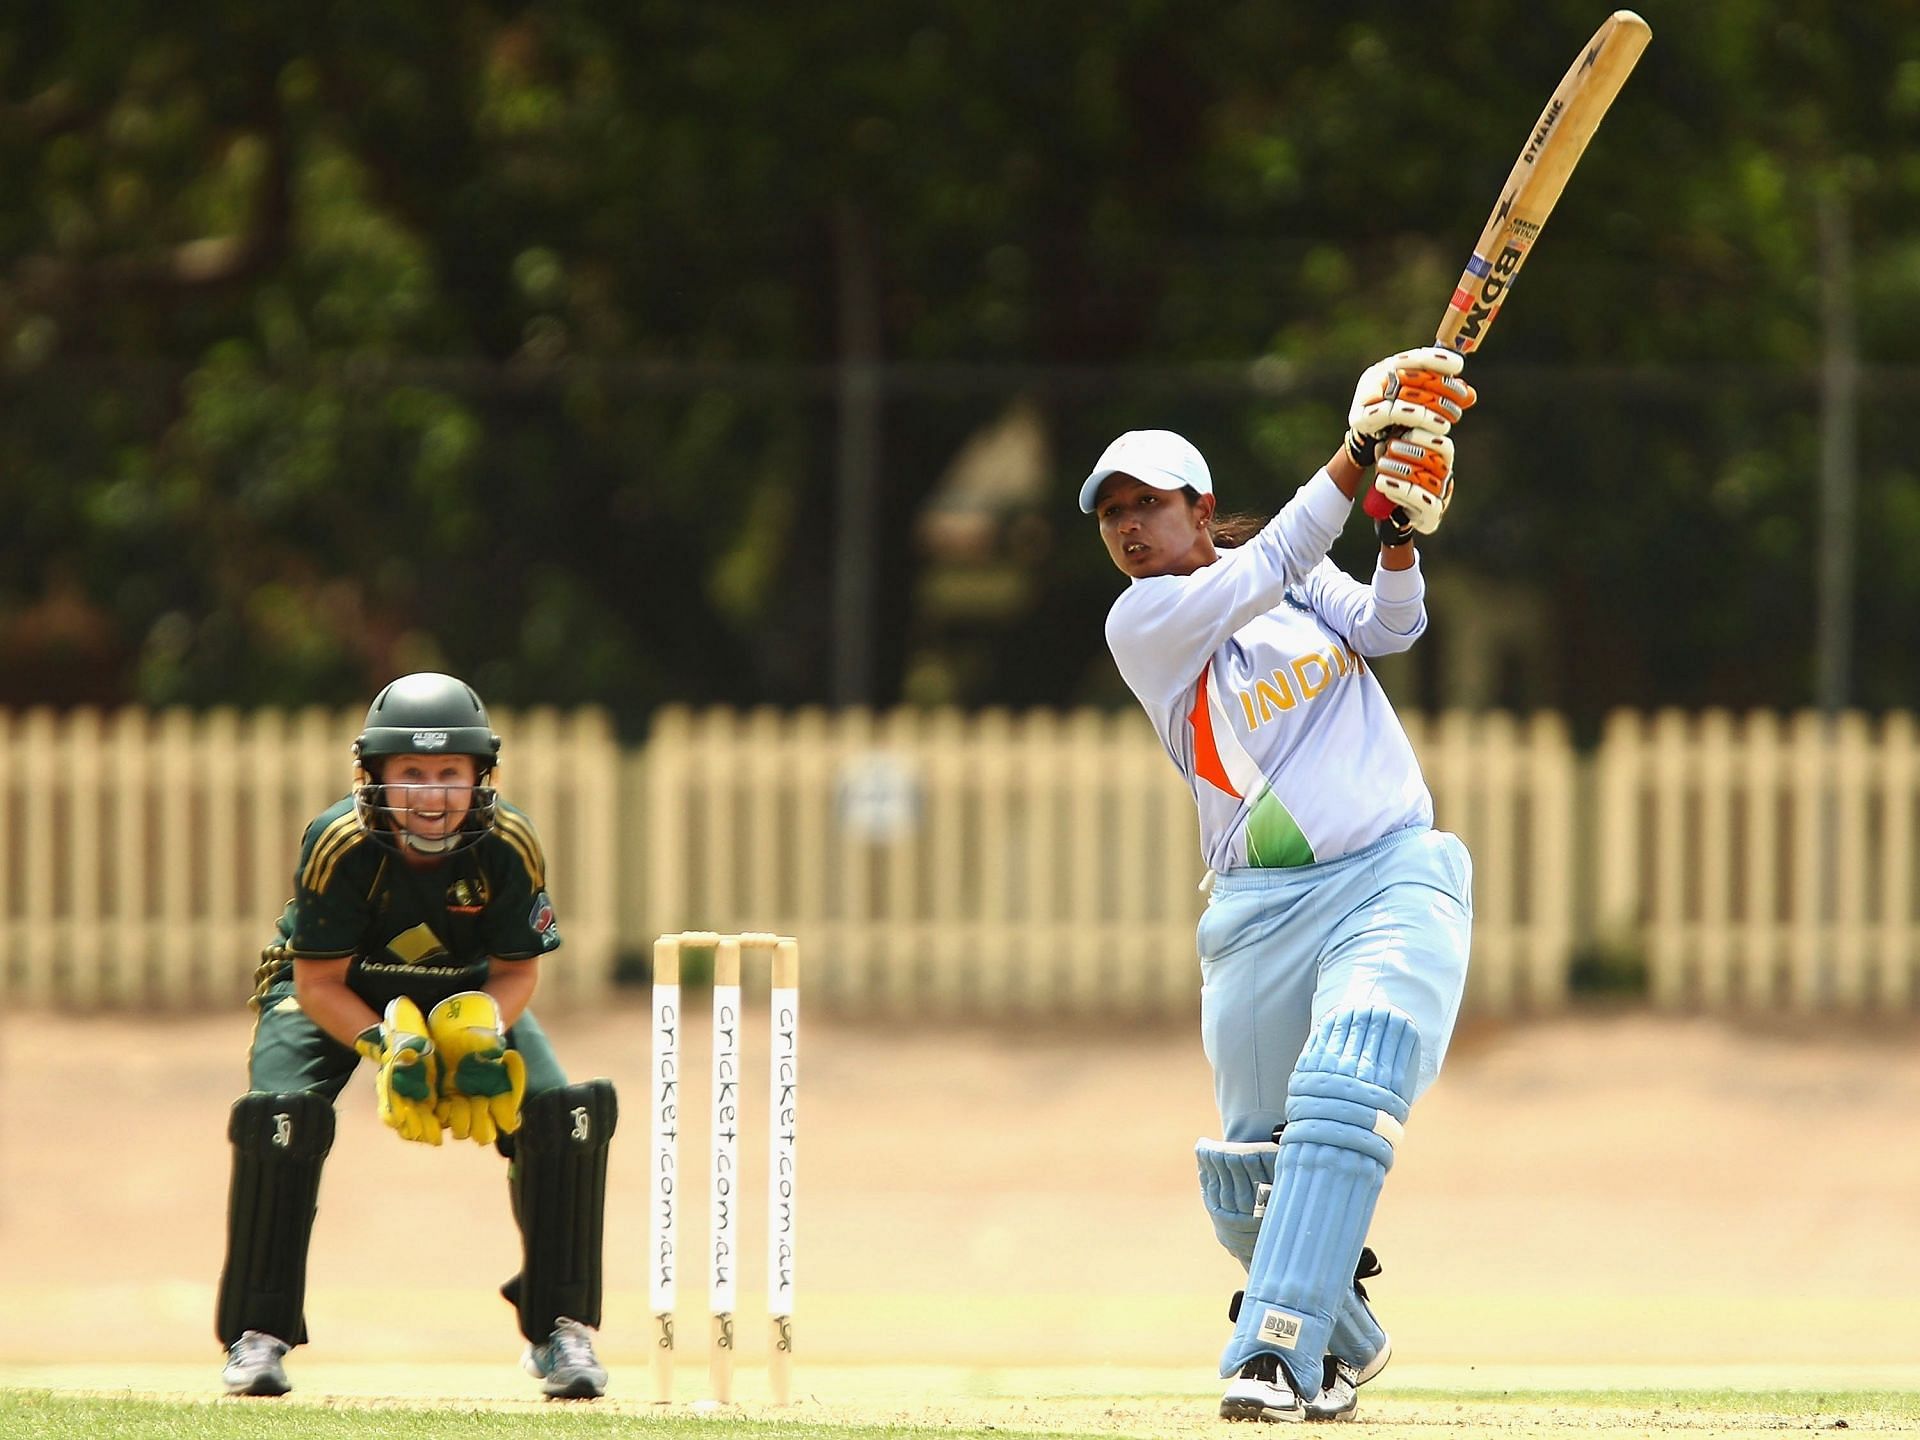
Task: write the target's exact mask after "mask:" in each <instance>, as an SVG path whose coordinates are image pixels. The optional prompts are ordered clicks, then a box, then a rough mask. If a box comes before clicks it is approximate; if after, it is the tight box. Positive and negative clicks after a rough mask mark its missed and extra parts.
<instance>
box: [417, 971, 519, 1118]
mask: <svg viewBox="0 0 1920 1440" xmlns="http://www.w3.org/2000/svg"><path fill="white" fill-rule="evenodd" d="M504 1032H505V1027H504V1026H502V1025H501V1023H500V1006H499V1003H498V1002H497V1001H496V1000H495V999H494V998H493V997H492V996H491V995H489V994H487V992H486V991H484V990H463V991H461V992H460V993H459V994H458V995H449V996H448V997H447V998H446V999H444V1000H442V1001H441V1002H440V1003H439V1004H438V1005H436V1006H434V1007H433V1013H432V1014H431V1015H429V1016H428V1017H427V1033H428V1034H430V1035H431V1036H432V1037H433V1043H434V1047H435V1048H436V1049H437V1050H438V1051H439V1054H440V1098H439V1105H438V1113H439V1116H440V1121H441V1123H442V1124H444V1125H445V1126H446V1127H447V1128H448V1129H449V1130H451V1131H453V1134H454V1138H455V1139H457V1140H472V1141H473V1142H474V1143H475V1144H478V1145H491V1144H492V1143H493V1142H494V1141H495V1140H496V1139H497V1138H499V1137H500V1136H501V1135H511V1134H513V1132H514V1131H516V1130H518V1129H519V1128H520V1101H521V1100H522V1099H523V1098H524V1097H525V1096H526V1093H527V1062H526V1060H525V1059H524V1058H523V1057H522V1056H521V1054H520V1052H519V1051H518V1050H509V1049H508V1048H507V1041H506V1035H505V1033H504Z"/></svg>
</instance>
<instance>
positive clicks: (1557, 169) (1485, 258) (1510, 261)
mask: <svg viewBox="0 0 1920 1440" xmlns="http://www.w3.org/2000/svg"><path fill="white" fill-rule="evenodd" d="M1652 38H1653V31H1652V30H1650V29H1649V28H1648V27H1647V22H1646V21H1644V20H1642V19H1641V18H1640V17H1639V16H1638V15H1636V14H1634V13H1633V11H1631V10H1616V11H1614V12H1613V14H1611V15H1609V16H1608V17H1607V18H1606V20H1605V21H1604V22H1603V23H1602V24H1601V26H1600V28H1599V29H1598V30H1596V31H1595V32H1594V35H1593V39H1591V40H1589V41H1588V42H1587V43H1586V45H1585V46H1584V47H1583V48H1582V49H1581V51H1580V54H1579V55H1578V56H1577V57H1575V59H1574V62H1573V66H1572V68H1571V69H1569V70H1568V71H1567V73H1566V75H1565V76H1564V77H1563V78H1562V79H1561V81H1560V83H1559V85H1557V86H1556V87H1554V92H1553V95H1552V97H1551V98H1549V99H1548V101H1547V108H1546V109H1544V110H1542V111H1541V112H1540V118H1539V119H1538V120H1536V121H1534V123H1533V129H1532V130H1531V131H1529V132H1528V134H1527V143H1526V144H1525V145H1524V146H1523V147H1521V150H1520V158H1519V159H1518V160H1516V161H1514V162H1513V170H1512V172H1511V173H1510V174H1509V175H1508V176H1507V183H1506V184H1505V185H1502V186H1501V187H1500V199H1499V202H1498V203H1497V204H1496V205H1495V206H1494V207H1493V213H1492V214H1491V215H1489V216H1488V217H1487V223H1486V228H1485V229H1483V230H1481V232H1480V238H1479V239H1478V240H1477V241H1475V242H1474V246H1473V257H1472V258H1471V259H1470V260H1468V261H1467V268H1466V269H1465V270H1463V271H1462V272H1461V274H1460V283H1459V284H1458V285H1456V286H1455V287H1454V290H1453V298H1452V299H1451V300H1449V301H1448V302H1447V310H1446V313H1445V314H1444V315H1442V316H1441V317H1440V328H1439V329H1438V330H1437V331H1436V332H1434V337H1433V340H1434V343H1435V344H1436V345H1444V346H1446V347H1447V348H1448V349H1449V350H1457V351H1459V352H1460V353H1461V354H1462V355H1470V354H1472V353H1473V352H1474V351H1475V350H1477V349H1479V348H1480V343H1481V341H1483V340H1485V339H1486V337H1487V331H1489V330H1491V329H1492V328H1493V322H1494V320H1495V319H1496V318H1497V317H1498V316H1499V314H1500V307H1501V305H1502V304H1503V303H1505V301H1506V298H1507V294H1508V292H1509V291H1511V290H1512V289H1513V281H1514V277H1515V276H1516V275H1518V274H1519V273H1520V267H1521V266H1522V265H1524V264H1525V263H1526V260H1527V255H1528V254H1529V253H1530V252H1531V251H1532V249H1533V242H1534V241H1536V240H1538V239H1539V238H1540V231H1541V228H1542V227H1543V226H1545V225H1546V223H1547V216H1549V215H1551V214H1552V213H1553V206H1554V202H1555V201H1557V200H1558V199H1559V198H1560V192H1561V191H1562V190H1564V189H1566V188H1567V177H1568V176H1569V175H1571V174H1572V173H1573V167H1574V166H1575V165H1576V164H1578V163H1579V160H1580V156H1581V154H1582V153H1583V152H1585V150H1586V148H1587V142H1588V141H1589V140H1591V139H1592V138H1593V132H1594V131H1595V130H1596V129H1598V128H1599V125H1600V120H1601V117H1602V116H1604V115H1605V114H1606V113H1607V107H1608V106H1609V105H1611V104H1613V97H1614V96H1616V95H1618V94H1619V93H1620V87H1621V86H1622V85H1624V84H1625V83H1626V80H1627V76H1628V75H1630V74H1632V73H1633V67H1634V64H1635V63H1636V62H1637V61H1638V60H1639V59H1640V52H1641V51H1643V50H1645V49H1646V48H1647V42H1648V41H1649V40H1651V39H1652ZM1364 508H1365V510H1366V512H1367V514H1369V515H1372V516H1373V517H1374V518H1376V519H1379V518H1383V517H1384V516H1386V515H1389V514H1391V513H1392V511H1393V502H1392V501H1391V500H1388V499H1387V498H1386V496H1384V495H1382V494H1381V493H1380V492H1379V491H1377V490H1374V489H1371V488H1369V489H1368V491H1367V496H1366V501H1365V504H1364Z"/></svg>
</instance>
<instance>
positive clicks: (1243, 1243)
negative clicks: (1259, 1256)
mask: <svg viewBox="0 0 1920 1440" xmlns="http://www.w3.org/2000/svg"><path fill="white" fill-rule="evenodd" d="M1279 1153H1280V1147H1279V1146H1278V1145H1276V1144H1274V1143H1273V1142H1272V1141H1271V1140H1257V1141H1230V1140H1199V1141H1196V1142H1195V1143H1194V1147H1193V1158H1194V1159H1195V1161H1196V1162H1198V1164H1199V1166H1200V1203H1201V1204H1202V1205H1204V1206H1206V1207H1207V1218H1208V1219H1210V1220H1212V1221H1213V1233H1214V1235H1215V1236H1216V1237H1218V1239H1219V1241H1220V1243H1221V1244H1222V1245H1224V1246H1225V1247H1226V1250H1227V1253H1228V1254H1229V1255H1231V1256H1233V1258H1234V1259H1236V1260H1238V1261H1239V1262H1240V1266H1241V1268H1242V1269H1246V1268H1247V1267H1249V1266H1251V1265H1252V1264H1253V1242H1254V1241H1255V1240H1256V1239H1258V1238H1259V1235H1260V1217H1261V1216H1262V1215H1264V1214H1265V1213H1266V1209H1267V1194H1268V1192H1269V1191H1271V1190H1272V1189H1273V1163H1274V1159H1275V1157H1277V1156H1278V1155H1279Z"/></svg>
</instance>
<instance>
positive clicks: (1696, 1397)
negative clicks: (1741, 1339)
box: [0, 1367, 1920, 1440]
mask: <svg viewBox="0 0 1920 1440" xmlns="http://www.w3.org/2000/svg"><path fill="white" fill-rule="evenodd" d="M1409 1368H1410V1369H1411V1368H1413V1367H1409ZM1421 1368H1422V1370H1423V1372H1427V1373H1422V1374H1421V1375H1420V1376H1419V1377H1418V1380H1419V1384H1418V1385H1415V1386H1405V1387H1399V1388H1388V1387H1387V1386H1386V1385H1385V1383H1384V1377H1383V1383H1382V1385H1381V1386H1380V1387H1378V1388H1370V1390H1368V1391H1363V1392H1362V1397H1361V1421H1362V1423H1363V1424H1364V1426H1365V1430H1364V1433H1365V1434H1366V1435H1367V1436H1369V1437H1391V1440H1432V1437H1433V1435H1434V1433H1435V1431H1436V1430H1439V1431H1446V1432H1451V1433H1453V1434H1456V1435H1516V1436H1517V1435H1529V1436H1532V1435H1548V1436H1554V1435H1567V1436H1572V1435H1576V1434H1578V1435H1584V1434H1592V1433H1602V1434H1606V1435H1609V1436H1621V1437H1625V1436H1634V1435H1648V1436H1669V1435H1673V1434H1675V1433H1680V1432H1684V1433H1685V1434H1686V1435H1688V1436H1700V1437H1708V1440H1736V1437H1741V1440H1744V1437H1749V1436H1751V1437H1761V1436H1770V1437H1777V1436H1778V1435H1779V1434H1780V1432H1781V1431H1783V1430H1799V1431H1807V1430H1815V1431H1839V1430H1845V1431H1849V1432H1853V1431H1864V1432H1868V1433H1881V1434H1900V1433H1905V1434H1911V1433H1915V1432H1916V1431H1920V1385H1914V1386H1913V1387H1912V1388H1900V1387H1901V1386H1904V1385H1906V1384H1907V1380H1906V1377H1905V1376H1897V1377H1893V1386H1892V1387H1891V1388H1889V1387H1888V1386H1886V1385H1885V1384H1884V1383H1880V1382H1883V1381H1884V1380H1885V1379H1886V1378H1888V1377H1885V1376H1883V1375H1876V1374H1863V1375H1862V1376H1859V1377H1855V1378H1856V1380H1858V1381H1859V1382H1860V1383H1857V1384H1844V1383H1843V1384H1840V1385H1834V1386H1826V1387H1820V1386H1817V1385H1809V1386H1807V1388H1800V1389H1794V1388H1782V1389H1764V1388H1759V1387H1758V1386H1753V1387H1751V1388H1743V1387H1742V1386H1741V1385H1733V1386H1719V1387H1714V1388H1701V1386H1702V1381H1703V1380H1706V1379H1709V1378H1710V1377H1711V1376H1712V1373H1713V1372H1711V1371H1706V1370H1702V1371H1699V1372H1696V1374H1695V1379H1694V1385H1693V1388H1690V1387H1689V1386H1688V1385H1687V1383H1686V1382H1685V1381H1684V1380H1681V1381H1679V1382H1677V1383H1676V1381H1675V1379H1674V1374H1673V1372H1670V1371H1661V1372H1651V1371H1649V1372H1645V1374H1646V1377H1647V1378H1648V1379H1650V1380H1652V1381H1653V1382H1654V1383H1652V1384H1648V1385H1645V1386H1642V1387H1638V1388H1632V1382H1633V1380H1634V1372H1632V1371H1631V1370H1629V1369H1627V1368H1625V1367H1623V1368H1622V1369H1620V1370H1619V1371H1617V1372H1613V1373H1612V1374H1611V1375H1610V1376H1609V1378H1608V1380H1607V1381H1606V1382H1605V1383H1604V1384H1603V1385H1601V1386H1596V1387H1594V1388H1528V1385H1527V1382H1526V1380H1525V1378H1524V1377H1522V1378H1521V1379H1520V1380H1519V1382H1518V1383H1516V1384H1515V1385H1514V1386H1512V1387H1511V1388H1503V1387H1501V1386H1500V1385H1499V1384H1497V1383H1496V1385H1494V1386H1489V1385H1486V1384H1485V1383H1484V1382H1483V1380H1482V1378H1481V1377H1476V1376H1475V1375H1474V1374H1473V1373H1471V1372H1468V1371H1466V1370H1464V1369H1463V1370H1460V1371H1457V1372H1454V1373H1453V1375H1451V1376H1450V1377H1441V1378H1442V1379H1443V1380H1444V1379H1452V1380H1455V1381H1457V1382H1458V1383H1457V1384H1448V1383H1441V1384H1434V1383H1432V1382H1433V1380H1434V1379H1435V1376H1434V1375H1433V1374H1432V1373H1430V1372H1431V1371H1432V1370H1433V1369H1434V1368H1435V1367H1421ZM20 1378H21V1377H20V1375H19V1373H18V1372H17V1371H16V1372H13V1373H8V1372H6V1371H5V1370H0V1387H4V1388H0V1437H5V1440H12V1437H15V1436H18V1437H23V1440H24V1437H29V1436H31V1437H36V1440H38V1437H43V1436H46V1437H59V1440H95V1437H99V1440H136V1437H137V1440H146V1437H163V1440H274V1437H279V1436H285V1437H288V1440H295V1437H298V1440H385V1437H389V1436H396V1435H398V1436H404V1437H406V1440H441V1437H445V1440H485V1437H487V1436H493V1435H500V1436H506V1435H512V1436H519V1437H524V1436H527V1435H529V1434H536V1435H542V1436H547V1435H551V1436H559V1437H572V1436H579V1437H598V1436H616V1435H621V1436H631V1435H635V1434H645V1435H649V1436H661V1437H675V1440H678V1437H690V1440H718V1436H719V1435H720V1434H721V1433H724V1434H725V1435H726V1436H727V1437H729V1440H732V1437H739V1440H869V1437H871V1440H880V1437H893V1436H907V1437H912V1436H937V1437H941V1440H976V1437H977V1440H1006V1437H1007V1436H1009V1435H1028V1436H1043V1435H1044V1436H1074V1437H1079V1436H1084V1437H1088V1440H1113V1437H1123V1436H1124V1437H1132V1436H1139V1437H1142V1440H1146V1437H1154V1440H1163V1437H1172V1440H1184V1437H1192V1436H1201V1435H1208V1436H1214V1437H1221V1436H1225V1435H1232V1436H1235V1437H1245V1436H1250V1435H1251V1434H1252V1433H1253V1431H1251V1430H1247V1429H1239V1428H1232V1429H1230V1428H1229V1427H1227V1426H1226V1425H1225V1424H1224V1422H1222V1421H1220V1420H1219V1419H1218V1418H1217V1417H1216V1415H1215V1413H1214V1405H1215V1403H1216V1399H1217V1394H1218V1387H1217V1386H1216V1385H1214V1384H1212V1383H1211V1382H1209V1381H1207V1380H1206V1379H1205V1377H1198V1378H1195V1377H1193V1376H1191V1375H1188V1374H1182V1375H1180V1376H1178V1377H1175V1376H1173V1375H1171V1374H1170V1373H1162V1372H1158V1371H1151V1372H1146V1373H1144V1374H1142V1373H1138V1372H1129V1371H1127V1370H1124V1369H1115V1368H1108V1367H1102V1368H1101V1369H1099V1370H1097V1371H1096V1370H1072V1371H1056V1370H1018V1369H1009V1370H1000V1371H992V1372H986V1371H980V1372H955V1371H942V1370H938V1369H933V1368H928V1369H925V1370H917V1371H911V1372H907V1373H904V1374H903V1373H902V1372H901V1371H900V1370H898V1369H881V1370H872V1371H869V1370H864V1369H862V1368H858V1367H848V1368H845V1369H839V1368H836V1369H835V1370H833V1371H832V1372H831V1373H829V1374H826V1375H818V1374H816V1375H815V1376H814V1377H813V1378H814V1380H815V1382H816V1383H815V1385H814V1387H813V1391H814V1393H813V1394H812V1395H809V1396H805V1397H803V1398H801V1399H800V1400H799V1401H798V1402H797V1403H796V1404H794V1405H792V1406H790V1407H787V1408H785V1409H778V1410H776V1409H773V1408H771V1407H768V1406H765V1405H760V1404H755V1403H746V1404H739V1405H730V1406H711V1405H708V1406H704V1407H700V1408H696V1407H695V1406H693V1405H686V1404H681V1405H673V1406H664V1405H654V1404H650V1403H646V1402H644V1401H640V1400H635V1399H630V1398H621V1397H619V1396H618V1395H615V1396H610V1397H609V1398H607V1399H605V1400H602V1401H598V1402H593V1403H586V1404H583V1403H571V1404H566V1403H550V1402H543V1401H541V1400H539V1399H537V1398H533V1397H531V1396H530V1395H527V1394H525V1393H520V1394H517V1395H515V1396H514V1397H512V1398H509V1397H508V1396H507V1395H506V1394H503V1393H498V1392H497V1391H495V1392H492V1393H486V1394H484V1395H483V1396H480V1397H472V1396H466V1397H463V1398H460V1399H446V1398H427V1397H424V1396H422V1395H419V1394H397V1395H383V1394H381V1393H379V1390H380V1385H381V1382H382V1380H383V1378H386V1377H383V1376H382V1375H381V1374H380V1373H378V1372H374V1373H372V1374H371V1375H369V1376H365V1377H362V1379H361V1383H359V1384H349V1385H346V1386H342V1387H336V1388H332V1389H326V1388H321V1387H315V1386H308V1385H305V1384H303V1385H302V1388H301V1389H300V1390H297V1391H296V1392H295V1393H294V1394H293V1395H291V1396H288V1397H285V1398H283V1399H279V1400H228V1399H224V1398H215V1397H213V1396H212V1395H210V1394H209V1393H208V1391H209V1390H211V1388H212V1385H211V1381H212V1379H213V1374H212V1372H211V1371H210V1370H206V1371H197V1372H194V1374H193V1375H192V1377H191V1378H189V1377H188V1376H187V1375H186V1374H185V1373H184V1372H183V1373H182V1374H181V1375H180V1376H179V1377H178V1380H179V1381H180V1382H181V1383H182V1384H183V1385H190V1386H191V1391H190V1392H182V1393H164V1391H165V1390H168V1389H170V1388H171V1383H172V1382H171V1380H169V1379H162V1380H161V1386H162V1387H163V1388H162V1390H155V1391H145V1392H142V1391H137V1390H133V1389H128V1390H125V1391H115V1392H103V1391H100V1390H79V1389H70V1388H53V1387H49V1386H42V1385H35V1384H24V1385H23V1384H12V1383H10V1382H13V1381H17V1380H19V1379H20ZM132 1378H135V1379H137V1380H140V1381H144V1382H148V1383H151V1381H152V1380H153V1379H154V1378H155V1377H154V1376H152V1375H151V1374H144V1375H141V1376H137V1377H132ZM414 1378H415V1383H416V1386H417V1385H418V1384H420V1383H422V1379H423V1377H421V1376H420V1375H419V1374H418V1372H415V1377H414ZM436 1378H437V1379H438V1381H440V1382H443V1388H444V1390H447V1391H452V1392H453V1393H459V1387H460V1385H461V1383H462V1379H463V1377H462V1374H461V1367H450V1368H448V1369H444V1370H442V1371H440V1372H429V1375H428V1376H427V1377H425V1383H427V1384H433V1383H434V1382H435V1379H436ZM743 1378H744V1377H743ZM796 1378H798V1377H796ZM1541 1378H1543V1379H1544V1378H1548V1377H1544V1376H1543V1377H1541ZM1801 1378H1802V1377H1800V1376H1798V1375H1796V1376H1793V1377H1791V1379H1792V1381H1793V1382H1794V1383H1798V1381H1799V1380H1800V1379H1801ZM97 1379H98V1377H96V1383H97ZM1129 1379H1131V1380H1133V1381H1135V1382H1139V1383H1138V1384H1137V1385H1136V1386H1130V1385H1129V1384H1128V1381H1129ZM1163 1386H1164V1388H1162V1387H1163ZM343 1391H344V1392H345V1393H343ZM821 1394H830V1395H831V1396H832V1397H833V1398H832V1399H822V1398H818V1397H819V1395H821ZM1256 1428H1257V1427H1256ZM1294 1433H1296V1434H1298V1433H1300V1432H1294ZM1346 1433H1349V1434H1354V1433H1361V1432H1356V1431H1349V1432H1346Z"/></svg>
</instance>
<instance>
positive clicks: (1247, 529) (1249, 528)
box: [1207, 510, 1273, 550]
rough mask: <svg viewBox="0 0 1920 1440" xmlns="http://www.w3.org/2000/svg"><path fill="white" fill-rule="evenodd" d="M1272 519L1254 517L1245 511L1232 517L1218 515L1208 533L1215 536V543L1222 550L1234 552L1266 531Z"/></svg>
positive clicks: (1210, 524)
mask: <svg viewBox="0 0 1920 1440" xmlns="http://www.w3.org/2000/svg"><path fill="white" fill-rule="evenodd" d="M1272 518H1273V517H1272V516H1271V515H1254V514H1251V513H1249V512H1247V511H1244V510H1242V511H1236V512H1235V513H1233V514H1232V515H1216V516H1214V517H1213V519H1212V521H1211V522H1210V523H1209V524H1208V525H1207V533H1208V534H1210V535H1212V536H1213V543H1214V544H1215V545H1216V546H1218V547H1219V548H1220V549H1222V550H1232V549H1234V548H1235V547H1237V546H1240V545H1244V544H1246V543H1247V541H1249V540H1251V539H1252V538H1253V537H1254V536H1256V535H1258V534H1259V533H1260V532H1261V531H1262V530H1264V529H1266V528H1267V521H1269V520H1271V519H1272Z"/></svg>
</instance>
